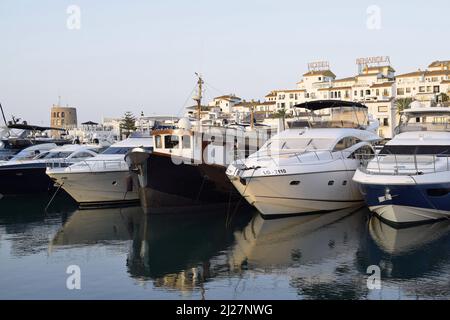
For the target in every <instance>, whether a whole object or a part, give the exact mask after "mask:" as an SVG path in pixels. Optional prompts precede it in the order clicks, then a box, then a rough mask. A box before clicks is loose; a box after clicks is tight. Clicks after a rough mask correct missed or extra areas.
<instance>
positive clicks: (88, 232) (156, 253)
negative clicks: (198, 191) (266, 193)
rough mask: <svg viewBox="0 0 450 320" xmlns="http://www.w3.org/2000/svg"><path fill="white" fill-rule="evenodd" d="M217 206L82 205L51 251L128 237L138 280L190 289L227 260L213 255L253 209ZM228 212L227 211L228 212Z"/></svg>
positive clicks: (230, 241)
mask: <svg viewBox="0 0 450 320" xmlns="http://www.w3.org/2000/svg"><path fill="white" fill-rule="evenodd" d="M231 211H232V210H228V208H227V207H223V206H222V207H218V211H217V212H214V213H212V214H211V212H202V211H200V212H199V210H198V209H196V212H195V213H186V212H184V213H183V214H170V213H164V214H161V215H147V214H144V213H143V212H142V209H141V207H130V208H108V209H97V210H79V211H77V212H75V213H74V214H73V215H72V216H71V217H70V218H69V220H68V221H67V222H66V223H65V224H64V226H63V227H62V229H60V230H59V231H58V232H57V234H56V235H55V237H54V238H53V240H52V241H51V244H50V251H54V250H57V249H58V247H60V246H80V245H91V244H96V243H103V242H104V243H111V242H113V241H124V240H129V241H130V246H129V251H128V254H127V261H126V265H127V269H128V272H129V274H130V276H131V277H132V278H134V279H136V280H137V281H138V282H141V283H144V282H147V281H149V280H152V281H153V283H154V285H155V286H156V287H164V288H165V289H176V290H178V291H181V292H182V293H183V292H190V291H192V290H194V289H201V287H202V284H203V283H204V282H206V281H207V280H208V279H209V278H211V277H214V276H216V275H217V274H218V272H219V270H220V269H221V268H222V267H223V266H225V267H227V266H228V263H227V262H226V261H223V263H221V262H219V261H217V262H214V263H212V262H211V261H212V260H213V259H214V258H215V257H216V256H220V255H221V254H222V253H223V252H224V251H225V250H227V248H228V247H230V246H231V245H232V244H233V241H234V232H235V231H236V230H239V229H242V228H244V227H245V226H246V225H247V224H248V222H249V220H250V219H251V217H252V215H251V213H249V212H239V214H236V215H233V214H232V213H230V212H231ZM227 212H228V214H227Z"/></svg>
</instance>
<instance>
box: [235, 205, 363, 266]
mask: <svg viewBox="0 0 450 320" xmlns="http://www.w3.org/2000/svg"><path fill="white" fill-rule="evenodd" d="M360 211H361V208H356V209H355V208H347V209H342V210H338V211H334V212H331V213H327V214H311V215H304V216H296V217H290V218H281V219H274V220H264V218H262V217H261V216H260V215H256V216H255V217H254V218H253V219H252V221H251V222H250V223H249V225H248V226H247V227H246V228H245V229H244V230H243V231H242V232H241V233H236V234H235V237H236V245H235V247H234V249H233V264H234V266H235V267H236V266H240V265H243V264H245V265H246V266H247V268H263V269H265V270H267V269H280V268H282V269H284V268H286V267H296V266H300V265H314V264H320V263H321V262H323V261H324V260H326V259H328V258H329V259H331V258H333V259H336V258H337V257H338V256H339V255H347V254H349V253H350V252H349V248H348V245H349V243H352V242H357V240H358V239H359V237H360V233H361V228H360V226H361V224H362V223H363V221H364V219H365V217H364V214H363V213H362V212H360Z"/></svg>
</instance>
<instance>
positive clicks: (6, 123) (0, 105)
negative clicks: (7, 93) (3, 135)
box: [0, 103, 8, 127]
mask: <svg viewBox="0 0 450 320" xmlns="http://www.w3.org/2000/svg"><path fill="white" fill-rule="evenodd" d="M0 110H1V112H2V116H3V121H4V122H5V126H7V127H8V122H7V121H6V117H5V112H3V107H2V104H1V103H0Z"/></svg>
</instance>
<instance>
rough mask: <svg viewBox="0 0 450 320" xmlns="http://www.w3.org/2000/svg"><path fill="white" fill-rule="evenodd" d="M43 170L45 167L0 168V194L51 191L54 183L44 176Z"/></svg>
mask: <svg viewBox="0 0 450 320" xmlns="http://www.w3.org/2000/svg"><path fill="white" fill-rule="evenodd" d="M45 169H46V167H45V165H42V166H36V165H34V166H32V167H20V168H11V167H3V168H0V194H2V195H19V194H30V193H43V192H48V191H51V190H52V189H53V188H54V182H53V181H52V180H51V179H50V178H49V177H48V176H47V175H46V173H45Z"/></svg>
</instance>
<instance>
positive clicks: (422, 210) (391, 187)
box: [354, 102, 450, 226]
mask: <svg viewBox="0 0 450 320" xmlns="http://www.w3.org/2000/svg"><path fill="white" fill-rule="evenodd" d="M396 131H397V135H396V136H395V137H394V138H393V139H392V140H391V141H389V142H388V143H387V144H386V145H385V146H384V148H383V149H382V150H381V151H380V153H379V154H377V156H376V157H375V158H372V159H371V160H369V161H364V165H363V166H362V167H361V168H360V169H358V170H357V171H356V173H355V176H354V181H355V182H357V183H359V184H360V185H361V189H362V191H363V193H364V195H365V199H366V202H367V204H368V206H369V209H370V210H371V211H373V212H374V213H375V214H376V215H378V216H379V217H380V218H381V219H383V220H384V221H385V222H387V223H390V224H392V225H397V226H400V225H407V224H414V223H423V222H426V221H430V220H431V221H433V220H438V219H442V218H447V219H448V218H450V159H449V155H450V108H448V107H421V106H420V103H414V102H413V104H411V107H410V108H409V109H406V110H405V111H404V112H403V114H402V116H401V120H400V125H399V126H398V127H397V128H396Z"/></svg>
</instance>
